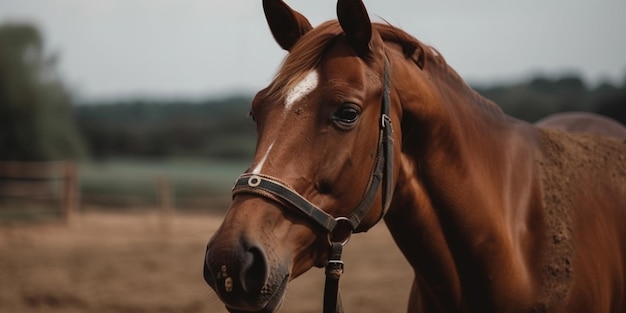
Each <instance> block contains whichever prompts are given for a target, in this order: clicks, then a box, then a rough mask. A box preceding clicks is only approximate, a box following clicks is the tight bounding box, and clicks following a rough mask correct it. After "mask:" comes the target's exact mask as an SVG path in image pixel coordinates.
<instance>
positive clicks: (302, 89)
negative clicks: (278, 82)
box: [285, 71, 319, 108]
mask: <svg viewBox="0 0 626 313" xmlns="http://www.w3.org/2000/svg"><path fill="white" fill-rule="evenodd" d="M318 82H319V75H318V74H317V71H311V72H309V74H307V75H306V76H305V77H304V79H302V81H300V82H299V83H298V84H297V85H296V86H295V87H293V89H291V90H289V93H287V100H286V101H285V106H286V107H287V108H290V107H291V106H292V105H293V104H294V103H295V102H296V101H298V100H300V99H302V98H303V97H304V96H306V95H308V94H309V93H310V92H311V91H313V90H314V89H315V87H317V84H318Z"/></svg>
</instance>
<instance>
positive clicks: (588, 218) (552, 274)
mask: <svg viewBox="0 0 626 313" xmlns="http://www.w3.org/2000/svg"><path fill="white" fill-rule="evenodd" d="M541 137H542V139H541V141H542V142H541V146H542V147H541V150H542V156H541V157H540V159H541V160H540V165H541V171H542V174H541V177H542V178H541V183H542V190H543V204H544V208H545V212H544V214H545V216H546V229H547V234H546V235H547V236H546V238H547V242H546V246H545V248H546V249H545V250H544V251H546V252H545V253H544V256H543V259H544V262H545V270H544V272H543V274H542V286H543V287H544V288H546V289H549V290H550V291H549V292H546V294H549V295H550V297H554V299H549V300H548V299H546V300H547V301H546V303H550V302H552V301H557V302H560V301H562V300H566V301H567V302H568V305H567V306H568V307H569V308H570V311H569V312H583V311H584V312H624V311H625V310H626V301H625V298H626V288H625V286H624V281H626V141H623V140H618V139H613V138H609V137H596V136H587V135H577V134H572V133H566V132H562V131H558V130H548V129H544V130H541ZM558 299H561V300H558ZM581 310H582V311H581Z"/></svg>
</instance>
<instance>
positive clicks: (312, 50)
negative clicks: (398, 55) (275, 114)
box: [268, 21, 502, 113]
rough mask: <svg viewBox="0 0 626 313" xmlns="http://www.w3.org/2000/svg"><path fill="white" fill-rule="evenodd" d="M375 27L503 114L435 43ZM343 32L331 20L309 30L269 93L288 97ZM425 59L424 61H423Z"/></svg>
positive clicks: (485, 105)
mask: <svg viewBox="0 0 626 313" xmlns="http://www.w3.org/2000/svg"><path fill="white" fill-rule="evenodd" d="M372 25H373V29H374V30H375V31H376V32H378V34H380V36H381V38H382V39H383V41H384V42H392V43H395V44H397V45H399V46H400V47H401V48H402V52H403V54H404V56H405V57H406V58H408V59H412V60H413V61H414V62H415V63H416V64H417V65H418V66H420V67H421V66H427V67H432V66H434V67H437V68H438V69H439V70H440V71H443V72H444V73H445V74H446V76H448V77H449V78H450V80H451V81H452V82H453V83H455V84H458V86H463V88H467V89H469V90H470V91H471V93H472V96H473V97H474V98H475V100H477V101H476V102H477V103H478V104H479V105H480V106H481V107H482V108H483V109H485V110H487V111H489V112H493V113H502V110H501V109H500V107H498V106H497V105H496V104H495V103H493V102H491V101H489V100H487V99H485V98H483V97H482V96H480V95H479V94H478V93H477V92H476V91H474V90H473V89H471V88H469V87H468V86H467V84H466V83H465V81H464V80H463V79H462V78H461V77H460V76H459V75H458V73H456V71H454V70H453V69H452V68H451V67H450V66H448V64H447V62H446V60H445V58H444V57H443V56H442V55H441V54H440V53H439V51H437V50H436V49H435V48H433V47H432V46H429V45H427V44H424V43H422V42H421V41H419V40H417V39H416V38H415V37H413V36H411V35H410V34H408V33H407V32H405V31H403V30H401V29H399V28H397V27H395V26H393V25H391V24H384V23H373V24H372ZM342 34H343V30H342V28H341V26H340V25H339V22H337V21H327V22H325V23H322V24H321V25H319V26H318V27H316V28H314V29H312V30H311V31H309V32H308V33H306V34H305V35H304V36H303V37H302V38H300V40H298V42H297V43H296V44H295V45H294V47H293V48H292V50H291V51H290V53H289V54H288V55H287V57H286V58H285V60H284V61H283V64H282V66H281V67H280V70H279V72H278V73H277V74H276V76H275V78H274V80H273V82H272V84H271V85H270V86H269V89H268V91H269V94H271V95H274V96H277V97H284V96H285V95H284V93H285V92H287V90H290V89H292V88H293V87H294V86H295V85H296V84H297V83H298V82H299V81H300V80H302V79H303V78H304V76H305V75H306V74H307V73H308V72H310V71H311V70H313V69H314V68H316V67H317V66H318V64H319V62H320V60H321V59H322V56H323V55H324V52H325V51H326V50H327V49H328V47H330V45H332V43H333V42H334V41H335V40H336V39H337V38H338V37H339V36H341V35H342ZM420 62H423V64H419V63H420Z"/></svg>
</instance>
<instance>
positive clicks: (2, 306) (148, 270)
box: [0, 213, 412, 313]
mask: <svg viewBox="0 0 626 313" xmlns="http://www.w3.org/2000/svg"><path fill="white" fill-rule="evenodd" d="M220 220H221V219H220V217H215V216H210V215H178V216H175V217H173V218H171V219H168V220H164V219H162V218H160V217H159V216H158V215H156V214H141V215H129V214H124V215H121V214H104V213H87V214H82V215H80V216H77V217H75V218H74V220H73V222H72V224H71V225H70V226H69V227H68V226H65V225H62V224H60V223H59V224H37V225H0V313H35V312H38V313H39V312H42V313H43V312H46V313H55V312H64V313H66V312H67V313H74V312H94V313H105V312H106V313H109V312H111V313H113V312H115V313H142V312H150V313H161V312H163V313H166V312H176V313H195V312H216V313H222V312H226V310H225V309H224V308H223V305H222V304H221V302H220V301H219V299H218V298H217V297H216V296H215V294H214V293H213V291H212V290H211V289H210V288H209V287H208V286H207V285H206V283H205V282H204V280H203V278H202V262H203V256H204V251H205V245H206V242H207V241H208V239H209V237H210V236H211V234H212V233H213V232H214V231H215V230H216V229H217V227H218V225H219V223H220ZM344 261H345V263H346V272H345V274H344V276H343V277H342V281H341V291H342V297H343V301H344V308H345V311H346V312H348V313H349V312H362V313H367V312H389V313H393V312H405V311H406V307H407V301H408V294H409V291H410V287H411V281H412V272H411V270H410V267H409V266H408V264H407V263H406V261H405V260H404V258H403V257H402V255H401V254H400V252H399V251H398V249H397V248H396V246H395V244H394V243H393V241H392V239H391V237H390V235H389V233H388V231H387V229H386V227H385V226H384V225H383V224H379V225H377V226H376V227H374V228H373V229H372V230H370V231H369V232H368V233H365V234H357V235H355V236H354V237H353V238H352V240H351V242H350V243H349V244H348V246H346V248H345V252H344ZM323 280H324V272H323V270H321V269H312V270H310V271H309V272H308V273H306V274H305V275H303V276H301V277H299V278H297V279H296V280H294V281H293V282H291V283H290V287H289V289H288V291H287V296H286V300H285V304H284V306H283V308H282V310H281V312H298V313H299V312H321V311H322V292H323V290H322V289H323V284H324V282H323Z"/></svg>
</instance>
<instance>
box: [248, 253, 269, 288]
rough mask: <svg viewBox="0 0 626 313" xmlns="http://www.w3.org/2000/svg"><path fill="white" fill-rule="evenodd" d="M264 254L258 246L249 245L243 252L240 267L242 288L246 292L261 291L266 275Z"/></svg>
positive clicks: (266, 268)
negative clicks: (242, 260) (244, 252)
mask: <svg viewBox="0 0 626 313" xmlns="http://www.w3.org/2000/svg"><path fill="white" fill-rule="evenodd" d="M268 272H269V270H268V265H267V260H266V258H265V254H264V253H263V251H262V250H261V249H260V248H258V247H255V246H253V247H250V248H249V249H248V251H247V252H246V254H245V257H244V263H243V266H242V268H241V277H243V278H244V279H243V281H242V288H243V290H244V291H245V292H246V293H257V292H261V291H262V289H263V286H265V282H266V281H267V276H268Z"/></svg>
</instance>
